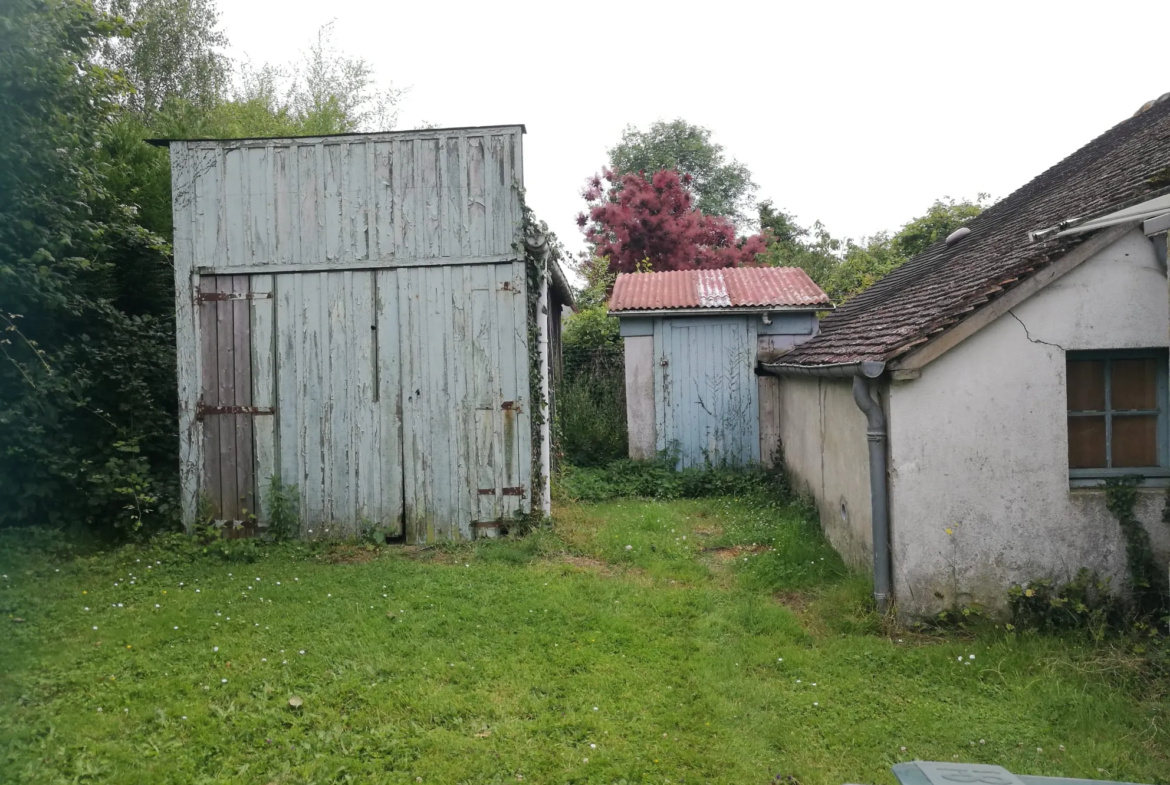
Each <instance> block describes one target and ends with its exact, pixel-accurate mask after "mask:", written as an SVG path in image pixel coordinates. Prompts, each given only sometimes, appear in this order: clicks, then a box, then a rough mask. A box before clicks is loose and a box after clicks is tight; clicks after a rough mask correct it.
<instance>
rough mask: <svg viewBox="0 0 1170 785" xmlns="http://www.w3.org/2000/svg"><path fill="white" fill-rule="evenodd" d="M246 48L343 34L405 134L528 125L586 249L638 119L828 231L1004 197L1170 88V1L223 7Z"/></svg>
mask: <svg viewBox="0 0 1170 785" xmlns="http://www.w3.org/2000/svg"><path fill="white" fill-rule="evenodd" d="M220 8H221V12H222V17H221V22H222V25H223V28H224V30H225V32H226V33H227V34H228V36H229V38H230V39H231V42H232V52H231V53H232V55H233V56H236V57H243V56H247V57H250V58H251V59H252V60H253V61H256V62H264V61H268V62H273V63H285V62H289V61H292V60H294V59H296V58H297V56H298V52H299V51H300V50H302V49H304V48H305V47H307V46H308V44H309V43H310V42H311V41H312V39H313V38H314V36H315V34H316V31H317V29H318V28H319V27H320V26H321V25H322V24H325V23H327V22H329V21H331V20H335V33H334V42H335V44H336V45H337V47H338V48H339V49H341V50H342V51H344V52H345V53H346V54H349V55H351V56H360V57H363V58H365V59H366V60H368V61H369V62H370V63H371V64H372V65H373V66H374V67H375V68H376V70H377V73H378V75H379V77H380V78H382V79H383V80H386V81H393V82H394V84H395V85H396V86H399V87H407V86H409V87H410V88H411V91H410V93H409V94H408V96H407V97H406V99H405V101H404V102H403V104H402V107H401V114H400V119H399V125H398V127H399V129H406V128H412V127H416V126H417V125H419V124H420V123H421V122H423V121H429V122H433V123H438V124H439V125H441V126H466V125H492V124H506V123H524V124H525V125H526V126H527V129H528V135H527V136H526V137H525V140H524V170H525V185H526V187H527V192H528V203H529V204H530V205H531V206H532V207H533V208H534V209H535V210H536V211H537V214H538V215H539V216H540V217H542V218H544V219H545V220H546V221H548V223H549V224H550V226H551V227H552V228H553V229H554V230H555V231H556V232H557V234H558V235H559V236H560V237H561V239H562V240H564V241H565V243H566V244H567V245H568V246H569V248H570V249H573V250H576V249H578V248H580V247H581V245H582V241H581V236H580V233H579V232H578V230H577V227H576V224H575V222H574V217H575V216H576V214H577V213H578V212H579V211H580V210H581V208H582V206H583V204H584V203H583V202H582V201H581V198H580V196H579V193H580V188H581V184H582V183H583V181H584V179H585V177H586V176H588V175H589V174H591V173H593V172H595V171H598V170H599V169H600V168H601V166H602V165H603V164H604V163H605V161H606V149H607V148H608V147H610V146H612V145H613V144H614V142H615V141H617V140H618V138H619V137H620V134H621V130H622V128H623V126H625V125H626V124H628V123H632V124H634V125H636V126H639V127H645V126H647V125H648V124H649V123H650V122H652V121H653V120H655V119H658V118H663V119H670V118H674V117H684V118H686V119H687V120H689V121H690V122H692V123H698V124H701V125H704V126H707V127H708V128H710V129H711V130H712V131H713V132H714V135H715V139H716V141H718V142H720V143H721V144H723V145H724V147H725V148H726V150H727V152H728V153H729V154H730V155H731V156H734V157H735V158H738V159H739V160H741V161H743V162H744V163H746V164H747V165H748V166H749V167H750V168H751V170H752V172H753V173H754V175H755V180H756V182H757V183H758V184H759V186H760V190H759V193H758V198H760V199H769V198H770V199H772V200H773V201H774V202H775V203H776V204H777V205H778V206H781V207H784V208H786V209H787V210H789V211H791V212H793V213H795V214H796V216H797V217H798V219H799V220H800V221H801V222H802V223H811V222H812V221H814V220H817V219H819V220H821V221H823V222H824V223H825V224H826V225H827V226H828V227H829V229H830V231H832V232H833V234H834V235H843V236H851V237H860V236H864V235H869V234H872V233H874V232H876V231H879V230H882V229H896V228H897V227H899V226H900V225H901V224H903V223H905V222H906V221H907V220H909V219H910V218H912V217H914V216H915V215H919V214H921V213H922V212H923V211H924V210H925V209H926V207H927V206H928V205H929V204H930V203H931V201H932V200H934V199H935V198H936V197H941V196H944V195H950V196H954V197H973V196H975V194H977V193H978V192H980V191H987V192H990V193H991V194H992V195H993V196H994V197H997V198H998V197H1003V196H1006V195H1007V194H1008V193H1010V192H1011V191H1013V190H1014V189H1015V188H1017V187H1018V186H1020V185H1022V184H1024V183H1025V182H1026V181H1027V180H1029V179H1030V178H1032V177H1033V176H1035V175H1037V174H1039V173H1040V172H1041V171H1043V170H1044V169H1045V168H1047V167H1048V166H1050V165H1051V164H1054V163H1056V162H1057V161H1059V160H1060V159H1061V158H1063V157H1064V156H1066V155H1067V154H1069V153H1071V152H1073V151H1074V150H1076V149H1077V148H1078V147H1080V146H1081V145H1083V144H1085V143H1087V142H1088V141H1090V140H1091V139H1093V138H1094V137H1096V136H1097V135H1098V134H1100V133H1102V132H1103V131H1105V130H1106V129H1108V128H1109V127H1111V126H1113V125H1115V124H1117V123H1119V122H1121V121H1122V120H1124V119H1125V118H1127V117H1129V116H1130V115H1132V114H1133V113H1134V111H1135V110H1137V108H1138V107H1139V106H1140V105H1141V104H1142V103H1144V102H1145V101H1147V100H1150V99H1152V98H1155V97H1157V96H1158V95H1160V94H1161V93H1163V92H1167V91H1170V68H1167V58H1168V56H1170V47H1167V45H1166V33H1167V31H1168V30H1170V26H1168V24H1167V22H1168V21H1170V4H1167V3H1166V2H1165V0H1162V2H1125V1H1119V2H1111V3H1109V4H1108V5H1107V6H1101V5H1099V4H1094V5H1093V7H1089V5H1088V4H1074V3H1069V2H1061V3H1040V2H1031V1H1030V0H1016V1H1015V2H979V3H963V4H958V3H945V2H938V1H937V0H936V1H935V2H928V3H908V2H904V3H893V2H883V3H875V2H866V3H833V2H823V1H816V2H814V1H813V0H808V1H806V2H801V3H783V2H743V1H741V0H724V1H723V2H717V3H695V2H685V1H682V2H642V1H641V0H620V2H615V1H613V0H593V1H592V2H578V3H572V4H569V3H557V2H494V3H488V2H477V3H467V2H457V1H455V0H447V1H446V2H436V1H435V0H431V1H430V2H410V3H403V2H370V0H329V1H328V2H320V0H317V1H316V2H305V1H304V0H281V2H276V0H246V2H244V1H243V0H221V4H220Z"/></svg>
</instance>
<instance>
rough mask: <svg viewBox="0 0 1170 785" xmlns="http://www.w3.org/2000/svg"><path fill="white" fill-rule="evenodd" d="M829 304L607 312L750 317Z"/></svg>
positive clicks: (822, 307) (819, 308) (821, 308)
mask: <svg viewBox="0 0 1170 785" xmlns="http://www.w3.org/2000/svg"><path fill="white" fill-rule="evenodd" d="M833 308H834V306H833V305H832V304H830V303H825V304H822V305H750V306H740V307H712V306H707V307H703V306H695V307H693V308H628V309H627V308H623V309H620V310H617V311H615V310H612V309H611V310H608V311H607V313H608V314H609V315H610V316H619V317H620V316H719V315H723V314H735V315H752V314H765V313H777V312H783V313H819V312H821V311H831V310H833Z"/></svg>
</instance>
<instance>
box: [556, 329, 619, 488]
mask: <svg viewBox="0 0 1170 785" xmlns="http://www.w3.org/2000/svg"><path fill="white" fill-rule="evenodd" d="M579 315H580V314H577V315H576V316H579ZM607 318H608V317H607ZM614 321H616V320H614ZM567 331H568V330H567V328H566V332H567ZM563 356H564V370H563V372H562V374H561V380H560V384H559V388H558V390H557V421H558V423H557V425H558V427H557V432H558V445H557V450H558V452H559V453H560V454H561V457H562V458H563V459H564V460H566V461H568V462H569V463H572V464H577V465H580V466H594V465H599V464H604V463H607V462H609V461H611V460H613V459H615V458H621V457H623V456H625V455H627V454H628V453H629V434H628V432H627V426H626V381H625V355H624V353H623V349H622V346H621V344H620V342H617V341H616V339H615V341H614V342H612V343H605V344H602V345H599V346H588V345H586V346H581V345H576V344H570V343H569V342H568V341H566V342H565V346H564V350H563Z"/></svg>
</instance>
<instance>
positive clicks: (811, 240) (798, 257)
mask: <svg viewBox="0 0 1170 785" xmlns="http://www.w3.org/2000/svg"><path fill="white" fill-rule="evenodd" d="M763 220H765V216H764V215H763V213H762V212H761V221H763ZM798 229H799V227H798ZM845 247H847V243H846V242H844V241H842V240H838V239H835V238H834V237H833V236H832V235H831V234H829V230H828V229H826V228H825V226H824V224H822V223H821V222H820V221H817V222H816V223H815V224H813V225H812V227H811V228H810V229H799V231H797V232H796V233H795V234H794V235H793V236H792V237H790V238H789V239H787V240H779V241H776V242H773V243H772V244H771V245H769V246H768V249H767V250H766V251H765V252H764V253H763V254H761V255H760V261H761V263H763V264H766V265H769V266H772V267H799V268H800V269H802V270H804V271H805V272H806V273H808V277H809V278H812V279H813V281H815V282H816V283H817V285H818V286H820V287H821V288H822V289H824V290H825V292H826V293H828V294H829V295H830V297H831V296H832V293H831V292H830V288H831V287H830V283H829V282H830V280H831V279H832V277H833V273H834V271H835V270H836V269H837V267H838V266H839V265H840V264H841V256H842V253H843V249H844V248H845Z"/></svg>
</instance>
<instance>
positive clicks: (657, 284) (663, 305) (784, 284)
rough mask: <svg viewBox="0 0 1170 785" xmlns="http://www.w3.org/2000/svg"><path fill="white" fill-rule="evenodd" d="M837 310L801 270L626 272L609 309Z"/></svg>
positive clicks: (618, 282)
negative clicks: (832, 308)
mask: <svg viewBox="0 0 1170 785" xmlns="http://www.w3.org/2000/svg"><path fill="white" fill-rule="evenodd" d="M830 307H832V306H831V305H830V304H829V296H828V295H827V294H825V293H824V292H823V291H821V287H819V286H817V285H816V284H815V283H813V281H812V279H811V278H809V277H808V273H806V272H805V271H804V270H801V269H800V268H799V267H727V268H724V269H722V270H674V271H669V272H661V273H622V274H621V275H619V276H618V277H617V281H616V282H615V283H614V285H613V294H612V295H610V298H609V310H610V311H611V312H615V313H620V312H623V311H663V310H672V309H692V308H710V309H719V308H805V309H816V310H821V309H825V308H830Z"/></svg>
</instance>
